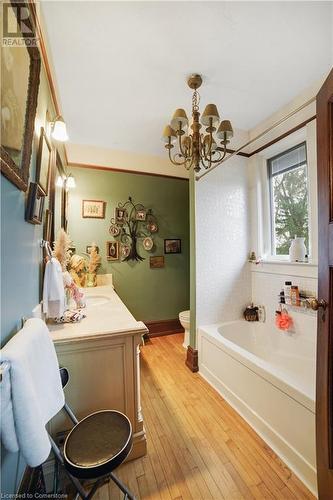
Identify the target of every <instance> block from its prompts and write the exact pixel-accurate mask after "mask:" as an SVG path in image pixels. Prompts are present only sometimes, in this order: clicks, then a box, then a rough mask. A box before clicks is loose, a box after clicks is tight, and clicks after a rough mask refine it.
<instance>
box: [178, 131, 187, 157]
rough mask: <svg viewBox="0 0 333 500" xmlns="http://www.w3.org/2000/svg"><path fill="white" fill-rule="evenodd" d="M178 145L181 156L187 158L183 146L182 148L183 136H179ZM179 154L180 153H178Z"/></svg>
mask: <svg viewBox="0 0 333 500" xmlns="http://www.w3.org/2000/svg"><path fill="white" fill-rule="evenodd" d="M178 145H179V151H180V152H181V154H182V155H183V156H184V158H185V159H186V158H187V154H186V153H185V152H184V151H183V146H182V136H181V135H180V134H179V135H178ZM178 154H179V153H178Z"/></svg>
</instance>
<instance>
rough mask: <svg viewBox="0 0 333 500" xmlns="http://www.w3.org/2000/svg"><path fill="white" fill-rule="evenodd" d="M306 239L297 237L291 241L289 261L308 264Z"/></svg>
mask: <svg viewBox="0 0 333 500" xmlns="http://www.w3.org/2000/svg"><path fill="white" fill-rule="evenodd" d="M304 242H305V238H301V237H298V236H295V237H294V239H293V240H291V244H290V248H289V260H290V262H306V254H307V250H306V246H305V243H304Z"/></svg>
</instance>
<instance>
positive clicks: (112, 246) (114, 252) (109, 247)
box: [106, 241, 119, 260]
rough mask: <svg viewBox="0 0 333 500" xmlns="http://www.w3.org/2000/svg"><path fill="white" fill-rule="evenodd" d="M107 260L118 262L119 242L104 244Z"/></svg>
mask: <svg viewBox="0 0 333 500" xmlns="http://www.w3.org/2000/svg"><path fill="white" fill-rule="evenodd" d="M106 258H107V260H119V241H107V242H106Z"/></svg>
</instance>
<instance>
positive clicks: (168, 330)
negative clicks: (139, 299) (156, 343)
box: [144, 318, 184, 338]
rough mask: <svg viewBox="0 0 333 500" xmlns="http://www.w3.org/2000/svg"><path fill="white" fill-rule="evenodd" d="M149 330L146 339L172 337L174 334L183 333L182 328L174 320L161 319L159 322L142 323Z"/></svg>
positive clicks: (176, 320)
mask: <svg viewBox="0 0 333 500" xmlns="http://www.w3.org/2000/svg"><path fill="white" fill-rule="evenodd" d="M144 324H145V325H146V327H147V328H148V330H149V333H148V337H150V338H151V337H161V336H163V335H173V334H175V333H184V328H183V327H182V325H181V324H180V321H179V319H178V318H176V319H161V320H159V321H144Z"/></svg>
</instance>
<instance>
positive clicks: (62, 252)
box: [53, 229, 72, 271]
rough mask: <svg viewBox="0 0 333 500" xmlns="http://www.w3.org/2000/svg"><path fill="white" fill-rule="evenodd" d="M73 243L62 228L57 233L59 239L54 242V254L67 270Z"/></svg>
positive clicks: (64, 269) (63, 268)
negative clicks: (70, 248)
mask: <svg viewBox="0 0 333 500" xmlns="http://www.w3.org/2000/svg"><path fill="white" fill-rule="evenodd" d="M71 243H72V242H71V239H70V237H69V236H68V234H67V233H66V231H64V229H60V230H59V232H58V234H57V239H56V240H55V242H54V250H53V255H54V256H55V258H56V259H58V261H59V262H60V264H61V267H62V270H63V271H66V269H67V265H68V263H69V260H70V258H71V252H70V250H69V247H70V246H71Z"/></svg>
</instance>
